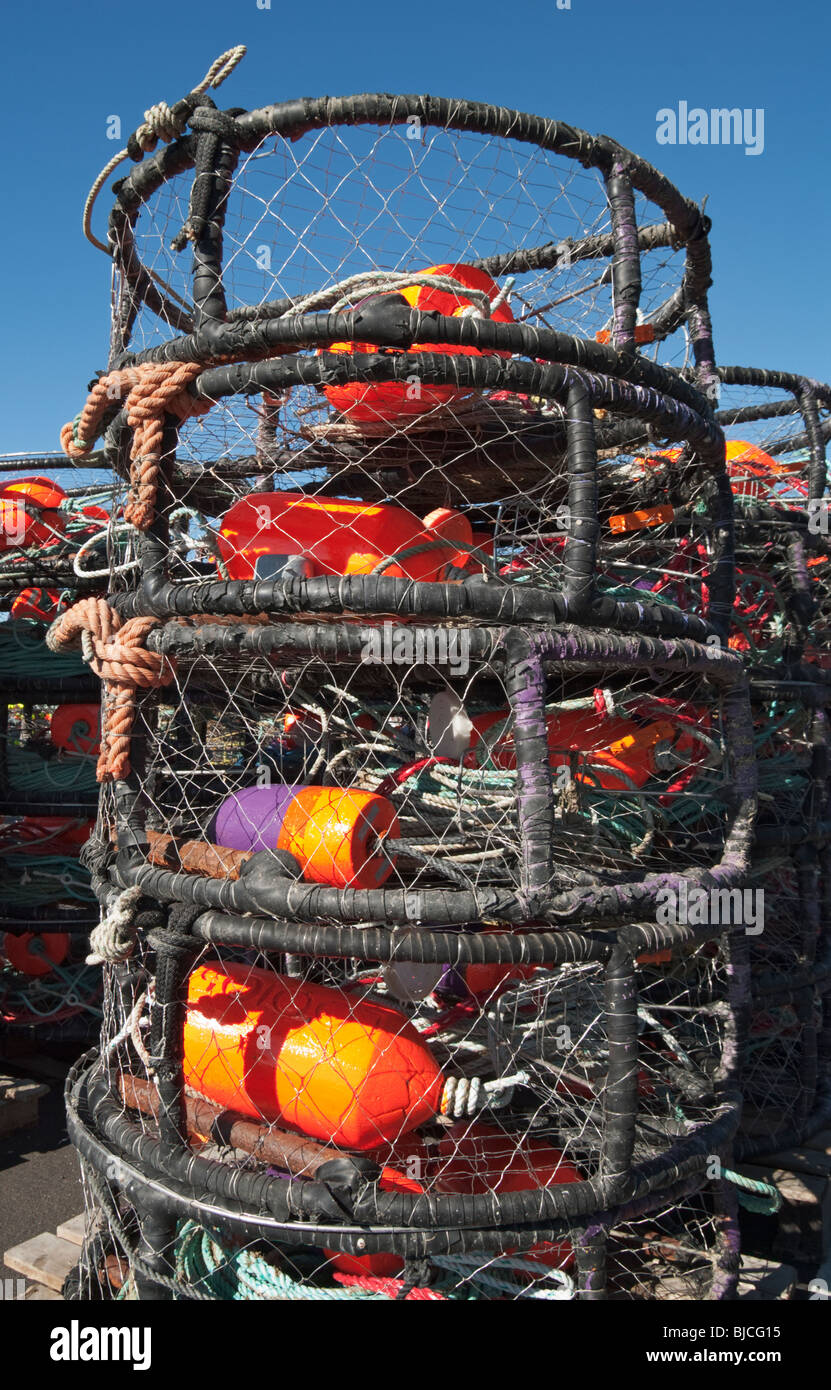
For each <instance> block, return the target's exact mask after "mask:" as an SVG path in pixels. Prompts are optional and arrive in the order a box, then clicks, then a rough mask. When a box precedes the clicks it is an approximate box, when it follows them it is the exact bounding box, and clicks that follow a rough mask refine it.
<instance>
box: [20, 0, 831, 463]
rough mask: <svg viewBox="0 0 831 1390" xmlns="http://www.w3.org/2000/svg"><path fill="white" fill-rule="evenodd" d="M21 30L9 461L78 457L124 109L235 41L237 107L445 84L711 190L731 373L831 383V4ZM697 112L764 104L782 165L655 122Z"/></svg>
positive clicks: (637, 4) (145, 18)
mask: <svg viewBox="0 0 831 1390" xmlns="http://www.w3.org/2000/svg"><path fill="white" fill-rule="evenodd" d="M265 2H266V0H260V4H261V5H264V4H265ZM560 3H561V4H562V3H564V0H560ZM2 32H3V39H4V50H5V55H6V62H5V63H4V81H3V95H2V101H3V104H4V106H5V111H4V122H3V128H4V133H5V135H6V149H5V162H6V170H7V172H6V190H5V191H6V199H5V215H4V217H3V218H2V220H0V243H1V244H0V267H2V271H0V274H2V304H3V310H4V320H5V331H4V333H3V339H2V354H3V363H2V379H3V383H4V385H5V388H6V389H5V391H4V407H3V427H4V428H3V433H2V435H0V452H13V451H22V450H32V451H34V450H41V449H42V450H46V449H54V448H57V447H58V432H59V429H60V426H61V425H62V423H63V422H64V421H65V420H66V419H67V418H69V417H70V416H71V415H73V414H74V413H75V412H76V411H77V410H78V409H79V408H80V405H81V403H82V400H83V397H84V394H85V388H86V385H87V382H88V381H89V379H90V377H91V376H92V375H93V373H94V371H95V370H96V369H98V368H103V367H104V366H105V364H106V351H107V340H108V324H107V314H108V296H109V263H108V261H107V259H106V258H105V257H104V256H103V255H102V254H101V253H100V252H98V251H95V250H94V249H93V248H92V247H91V246H89V245H88V244H87V242H86V241H85V240H84V239H83V236H82V234H81V230H80V212H81V207H82V204H83V200H84V197H85V195H86V192H87V189H88V187H89V185H90V183H91V181H92V179H93V178H94V177H95V175H96V174H97V172H98V170H99V168H100V167H101V166H102V165H103V164H104V163H105V162H106V161H107V159H108V158H109V157H110V155H111V154H112V153H113V150H114V149H115V148H116V146H114V145H113V143H112V142H111V141H109V140H108V139H107V138H106V121H107V117H108V116H109V115H110V114H112V113H117V114H119V115H120V116H121V118H122V123H123V130H124V132H125V133H126V132H127V131H129V130H132V129H134V128H135V126H136V125H137V124H139V122H140V121H141V119H142V116H143V113H144V110H145V108H146V107H147V106H149V105H150V104H151V103H153V102H156V101H158V100H160V99H165V100H167V101H169V102H171V103H172V102H174V101H175V100H176V99H177V98H178V97H179V96H181V95H182V94H183V93H184V92H186V91H187V90H188V89H189V87H190V86H192V85H193V84H194V83H195V82H196V81H197V80H198V79H199V78H200V77H201V76H202V74H203V73H204V71H205V69H206V68H207V66H208V65H209V63H210V61H211V60H212V59H213V58H214V57H215V56H216V54H217V53H219V52H220V51H222V50H223V49H225V48H228V47H230V46H232V45H233V44H235V43H245V44H247V45H248V56H247V57H246V59H245V60H244V62H243V64H242V65H241V67H240V68H238V70H237V72H236V73H235V74H234V75H233V77H232V78H231V79H230V80H229V81H228V82H227V83H226V84H225V86H224V87H223V88H222V89H221V92H220V93H219V96H218V100H219V102H220V104H221V105H228V106H231V105H240V106H258V105H265V104H267V103H268V102H270V101H277V100H283V99H286V98H290V97H294V96H310V95H320V94H325V93H330V94H341V93H347V92H358V91H373V90H383V91H402V92H418V91H424V92H431V93H434V94H438V95H446V96H456V95H459V96H466V97H471V98H474V99H477V100H484V101H491V102H494V103H497V104H500V105H505V106H514V107H518V108H520V109H524V110H530V111H534V112H537V113H539V114H542V115H548V116H552V117H556V118H559V119H562V120H566V121H569V122H571V123H573V124H575V125H580V126H583V127H584V128H585V129H587V130H589V131H591V132H593V133H597V132H605V133H607V134H610V135H613V136H614V137H615V138H616V139H618V140H620V141H621V142H622V143H623V144H625V145H628V146H629V147H630V148H632V149H634V150H636V151H637V152H638V153H640V154H642V155H644V156H645V157H646V158H647V159H650V160H651V161H652V162H653V163H655V164H657V165H658V167H659V168H661V169H662V170H663V171H664V172H665V173H666V174H667V175H668V176H669V177H670V178H671V179H673V181H674V182H675V183H676V184H677V185H678V186H679V187H680V188H681V189H682V191H683V192H684V193H686V194H687V195H688V196H690V197H692V198H695V199H696V200H698V199H700V198H701V197H702V196H703V195H704V194H708V195H709V201H708V205H707V210H708V212H709V213H710V215H711V216H712V217H713V220H714V228H713V233H712V245H713V253H714V261H715V285H714V289H713V292H712V300H711V302H712V307H713V314H714V320H715V335H716V349H717V353H718V356H719V360H720V361H722V362H732V363H745V364H751V365H759V366H775V367H780V368H783V369H786V370H791V371H799V372H803V373H805V374H807V375H810V376H815V377H820V378H822V379H825V380H828V379H830V378H831V349H829V339H828V330H827V325H828V309H829V288H828V268H827V239H828V231H829V224H830V223H831V219H830V218H829V202H831V194H829V159H828V149H829V143H830V142H831V114H829V107H828V94H827V71H828V52H829V40H831V18H829V9H828V6H827V4H826V0H791V3H789V4H787V5H785V4H782V3H777V0H698V3H696V4H692V3H687V4H682V3H681V0H571V7H570V8H569V9H561V8H558V4H557V0H506V3H501V4H500V3H495V0H475V2H474V0H471V3H454V0H445V2H444V3H435V2H434V0H408V2H407V3H403V2H402V3H399V4H397V5H393V4H390V3H389V0H386V3H377V0H360V3H358V4H354V5H349V4H348V3H346V2H345V0H317V3H316V4H286V3H285V0H271V7H270V9H265V8H258V4H257V0H225V2H224V3H222V0H199V3H198V4H177V3H176V0H143V4H142V5H141V6H140V7H139V6H135V5H133V4H130V5H127V4H120V3H117V0H106V3H104V2H102V0H83V3H82V4H80V5H77V4H72V3H69V4H65V3H64V4H59V3H57V2H56V0H36V2H34V3H33V2H32V0H30V3H29V4H20V3H17V4H15V5H13V6H7V7H6V8H5V13H4V16H3V20H2ZM682 100H683V101H686V102H687V103H688V106H689V107H690V108H692V107H704V108H707V109H709V108H711V107H740V108H750V109H751V110H753V111H755V110H756V109H757V108H762V109H763V111H764V123H765V124H764V141H765V143H764V152H763V153H762V154H761V155H759V156H752V155H746V154H745V153H744V149H743V148H742V147H741V146H734V145H728V146H711V145H706V146H704V145H692V144H687V145H677V144H676V145H659V144H658V143H657V142H656V132H657V120H656V115H657V112H658V111H659V109H661V108H666V107H670V108H674V109H675V108H677V107H678V103H679V101H682ZM106 207H107V200H106V197H104V198H103V199H102V205H101V217H100V219H99V221H98V223H97V226H98V229H99V232H100V231H101V230H102V228H103V225H105V224H104V216H105V213H106Z"/></svg>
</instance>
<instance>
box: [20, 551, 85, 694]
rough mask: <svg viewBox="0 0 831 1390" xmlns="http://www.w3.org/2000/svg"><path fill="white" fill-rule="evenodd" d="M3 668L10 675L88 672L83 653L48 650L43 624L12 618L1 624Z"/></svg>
mask: <svg viewBox="0 0 831 1390" xmlns="http://www.w3.org/2000/svg"><path fill="white" fill-rule="evenodd" d="M37 553H38V554H39V553H40V552H39V551H38V552H37ZM0 670H2V671H3V673H4V675H7V676H8V675H14V676H43V675H44V674H46V673H48V674H49V675H54V676H83V675H87V674H88V673H89V667H88V666H87V665H86V664H85V663H84V661H83V658H82V657H81V656H80V654H78V653H76V652H51V651H49V649H48V648H47V647H45V646H44V643H43V624H42V623H35V622H31V621H30V620H29V619H28V618H10V619H9V620H8V622H5V623H0Z"/></svg>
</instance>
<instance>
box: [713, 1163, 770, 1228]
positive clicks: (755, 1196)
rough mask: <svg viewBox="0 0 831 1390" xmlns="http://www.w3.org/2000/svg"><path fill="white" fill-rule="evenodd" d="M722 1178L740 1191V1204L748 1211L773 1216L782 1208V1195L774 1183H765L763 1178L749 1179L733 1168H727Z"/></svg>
mask: <svg viewBox="0 0 831 1390" xmlns="http://www.w3.org/2000/svg"><path fill="white" fill-rule="evenodd" d="M722 1177H724V1178H726V1179H727V1181H728V1182H732V1183H733V1185H734V1186H735V1187H737V1188H738V1189H739V1192H738V1197H739V1203H740V1205H741V1206H743V1207H745V1208H746V1210H747V1211H756V1212H760V1213H761V1214H762V1215H763V1216H773V1215H774V1214H775V1213H776V1212H777V1211H779V1209H780V1207H781V1206H782V1193H781V1192H780V1191H779V1189H778V1188H777V1187H774V1185H773V1183H770V1182H763V1181H762V1179H761V1178H748V1177H746V1176H745V1174H744V1173H736V1172H734V1170H733V1169H732V1168H725V1169H724V1171H723V1173H722Z"/></svg>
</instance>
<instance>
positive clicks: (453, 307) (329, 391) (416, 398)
mask: <svg viewBox="0 0 831 1390" xmlns="http://www.w3.org/2000/svg"><path fill="white" fill-rule="evenodd" d="M416 274H418V275H446V276H450V277H451V278H452V279H454V280H456V281H458V283H459V284H460V285H463V286H466V287H467V288H468V289H472V290H479V291H481V292H482V293H484V294H486V295H487V296H488V299H489V300H490V301H491V304H492V305H493V306H494V307H493V308H492V311H491V318H492V319H494V321H495V322H497V323H513V321H514V316H513V314H512V313H511V310H510V308H509V306H508V304H507V302H506V301H505V300H504V299H503V300H502V301H501V302H497V301H498V300H499V296H500V290H499V286H498V285H497V283H496V281H495V280H492V279H491V277H490V275H487V274H486V273H485V271H483V270H478V269H477V268H476V267H475V266H472V265H461V264H458V265H433V266H429V267H428V268H427V269H426V270H420V271H417V272H416ZM391 293H395V294H398V295H401V297H402V298H403V299H405V300H406V302H407V303H408V304H409V305H411V306H412V308H414V309H420V310H421V311H422V313H436V314H443V315H444V316H445V317H446V318H459V317H461V316H462V315H463V314H465V313H470V312H471V311H472V310H473V305H472V303H471V300H470V299H467V298H466V297H465V296H464V295H463V294H456V293H454V292H453V291H451V290H446V289H439V288H436V289H433V288H432V286H430V285H405V286H404V287H403V288H396V289H395V290H394V291H391ZM362 302H365V301H362ZM355 307H356V308H359V307H360V305H356V306H355ZM474 312H475V311H474ZM328 351H329V352H335V353H373V352H377V351H378V347H377V345H376V344H374V343H332V345H331V347H330V348H329V349H328ZM409 351H410V352H413V353H417V352H436V353H452V354H453V355H454V356H456V357H483V356H488V357H510V355H511V354H510V353H509V352H495V351H493V350H492V349H490V350H488V351H486V352H483V351H481V350H480V349H479V348H475V347H461V346H459V345H458V344H453V343H429V344H424V343H414V344H413V346H412V347H411V348H410V349H409ZM323 390H324V393H325V395H326V399H327V400H328V401H329V403H330V404H331V405H333V406H334V407H335V409H336V410H339V411H340V413H341V414H342V415H345V416H346V417H347V418H348V419H349V420H353V421H355V422H356V423H360V422H364V423H372V424H386V425H394V424H396V423H397V422H398V421H400V420H409V419H412V418H413V417H416V416H419V415H424V414H426V413H427V412H428V411H430V410H433V409H435V407H436V406H442V405H448V404H450V403H451V402H452V401H458V400H462V399H463V398H464V397H465V396H470V395H472V394H473V391H472V390H471V389H470V388H469V387H460V386H432V385H428V384H427V383H426V382H418V383H417V389H416V387H415V386H413V385H408V384H407V383H405V382H399V381H385V382H366V383H364V382H357V381H352V382H348V383H347V384H346V385H344V386H324V388H323Z"/></svg>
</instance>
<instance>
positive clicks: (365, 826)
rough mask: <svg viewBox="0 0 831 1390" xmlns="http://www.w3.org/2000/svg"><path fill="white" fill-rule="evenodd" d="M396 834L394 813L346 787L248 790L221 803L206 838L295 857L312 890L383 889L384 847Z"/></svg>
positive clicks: (387, 869) (387, 865)
mask: <svg viewBox="0 0 831 1390" xmlns="http://www.w3.org/2000/svg"><path fill="white" fill-rule="evenodd" d="M398 834H399V826H398V817H397V816H396V814H395V807H394V806H393V804H392V802H391V801H388V800H387V798H386V797H385V796H379V795H378V793H377V792H367V791H361V790H359V789H358V788H346V787H309V786H300V785H295V786H283V785H282V784H274V785H272V786H270V787H245V788H243V790H242V791H238V792H234V793H233V794H232V795H231V796H229V797H227V798H226V799H225V801H223V803H222V805H221V806H220V808H219V810H218V811H217V813H216V816H215V817H214V820H213V822H212V825H211V828H210V831H209V838H210V839H211V840H212V841H213V843H214V844H216V845H221V846H222V847H223V848H225V849H240V850H249V849H251V850H263V849H280V850H287V851H288V852H289V854H293V855H294V857H295V859H296V860H297V861H298V863H299V864H300V867H301V869H302V871H303V877H304V878H305V879H307V881H308V882H310V883H328V884H331V885H332V886H334V887H336V888H380V886H381V884H382V883H384V882H386V880H387V879H388V878H389V876H390V874H391V873H392V869H393V864H394V860H393V858H392V857H388V856H387V855H386V854H384V853H382V851H381V845H382V843H383V842H384V841H385V840H387V839H396V838H397V836H398Z"/></svg>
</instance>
